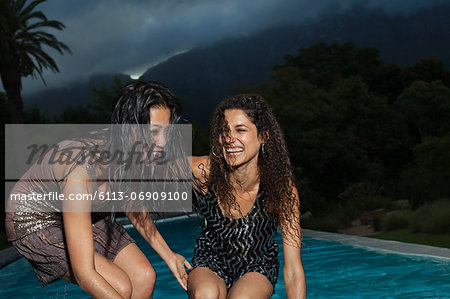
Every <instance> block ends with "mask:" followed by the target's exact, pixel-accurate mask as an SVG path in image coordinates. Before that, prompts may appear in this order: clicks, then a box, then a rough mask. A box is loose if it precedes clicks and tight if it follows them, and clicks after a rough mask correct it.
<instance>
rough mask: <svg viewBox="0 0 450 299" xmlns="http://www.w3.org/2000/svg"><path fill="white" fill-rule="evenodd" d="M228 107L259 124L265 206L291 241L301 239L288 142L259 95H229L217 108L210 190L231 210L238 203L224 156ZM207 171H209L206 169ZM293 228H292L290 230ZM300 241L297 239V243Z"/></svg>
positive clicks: (206, 180) (206, 179) (228, 166)
mask: <svg viewBox="0 0 450 299" xmlns="http://www.w3.org/2000/svg"><path fill="white" fill-rule="evenodd" d="M229 109H240V110H243V111H244V112H245V113H246V114H247V116H248V117H249V119H250V120H251V121H252V123H253V124H254V125H255V126H256V128H257V132H258V135H259V137H261V138H262V139H263V140H264V146H261V148H260V150H259V155H258V171H259V177H260V189H261V190H262V191H263V192H264V194H265V198H266V200H265V207H266V209H267V211H268V213H269V215H271V217H273V218H274V219H275V220H277V221H279V224H280V226H281V228H282V230H284V231H290V232H292V231H294V232H295V233H294V234H295V236H293V235H292V233H290V234H288V236H289V237H291V238H292V240H299V238H300V232H299V231H298V229H297V226H294V225H293V224H294V223H298V224H299V223H300V219H299V218H300V216H299V215H300V214H299V208H300V207H299V200H298V198H296V196H295V194H294V193H293V182H294V176H293V174H292V171H291V163H290V160H289V154H288V151H287V149H286V144H285V141H284V138H283V134H282V132H281V129H280V126H279V124H278V122H277V120H276V119H275V117H274V115H273V113H272V110H271V108H270V106H269V105H268V104H267V102H266V101H265V100H264V99H263V98H262V97H261V96H260V95H258V94H241V95H236V96H232V97H229V98H227V99H225V100H224V101H223V102H221V103H220V104H219V106H218V107H217V108H216V110H215V112H214V115H213V118H212V124H211V135H210V141H211V152H210V154H209V159H210V172H209V176H208V177H207V178H204V179H205V183H206V184H207V187H208V189H211V188H214V189H215V190H216V192H217V196H218V198H220V202H221V204H223V206H224V208H225V210H226V211H227V212H228V213H229V212H230V209H231V208H237V209H238V210H239V206H238V204H237V203H236V197H235V196H234V195H233V192H232V191H233V189H234V188H233V186H232V185H231V182H230V174H231V172H232V168H231V167H230V165H229V164H227V163H226V160H225V158H224V156H223V145H224V144H226V140H227V136H229V134H230V129H229V127H228V124H227V122H226V120H225V111H226V110H229ZM204 174H206V173H205V172H204ZM289 228H293V230H288V229H289ZM296 243H298V242H296Z"/></svg>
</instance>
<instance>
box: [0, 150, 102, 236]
mask: <svg viewBox="0 0 450 299" xmlns="http://www.w3.org/2000/svg"><path fill="white" fill-rule="evenodd" d="M58 145H59V149H60V150H63V149H65V148H68V147H73V141H62V142H60V143H59V144H58ZM50 156H51V152H50V151H49V152H47V153H46V154H45V155H44V157H43V159H42V161H41V163H35V164H33V166H32V167H31V168H30V169H29V170H28V171H27V172H26V173H25V174H24V175H23V176H22V177H21V178H20V180H19V181H18V182H17V183H16V184H15V186H14V187H13V189H12V191H11V194H19V195H27V194H32V193H41V194H50V193H51V192H54V193H55V192H57V193H61V188H60V182H58V181H57V180H56V178H55V175H54V173H53V167H52V163H49V159H50ZM83 167H85V169H86V170H87V171H88V173H89V175H90V176H91V178H92V180H93V181H95V172H94V169H93V168H92V166H90V165H87V166H85V165H83ZM8 204H9V206H8V208H7V211H8V212H7V213H6V233H7V236H8V240H9V241H14V240H17V239H20V238H23V237H25V236H26V235H28V234H31V233H34V232H37V231H39V230H41V229H43V228H46V227H49V226H52V225H62V213H61V201H58V200H54V201H51V200H43V201H42V200H41V201H36V200H17V201H10V202H8ZM42 211H45V212H42ZM48 211H52V212H48Z"/></svg>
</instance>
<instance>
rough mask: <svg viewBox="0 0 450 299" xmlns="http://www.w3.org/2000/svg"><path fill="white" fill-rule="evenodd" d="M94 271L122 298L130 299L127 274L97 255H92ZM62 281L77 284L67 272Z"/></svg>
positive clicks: (129, 282) (129, 283) (70, 273)
mask: <svg viewBox="0 0 450 299" xmlns="http://www.w3.org/2000/svg"><path fill="white" fill-rule="evenodd" d="M94 263H95V269H96V271H97V272H98V273H99V274H100V275H101V276H103V278H104V279H105V280H106V281H107V282H108V283H109V284H110V285H111V286H112V287H113V288H114V289H115V290H116V291H117V292H118V293H119V294H120V295H121V296H122V297H123V298H131V291H132V285H131V281H130V278H129V277H128V275H127V273H125V271H123V270H122V269H121V268H120V267H118V266H117V265H115V264H114V263H113V262H111V261H110V260H108V259H107V258H105V257H104V256H102V255H101V254H99V253H98V252H95V253H94ZM63 279H64V280H65V281H68V282H71V283H75V284H76V283H77V282H76V280H75V278H74V276H73V273H72V272H71V271H69V272H67V273H66V274H65V275H64V277H63Z"/></svg>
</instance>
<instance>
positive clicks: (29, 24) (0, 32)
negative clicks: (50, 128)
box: [0, 0, 71, 123]
mask: <svg viewBox="0 0 450 299" xmlns="http://www.w3.org/2000/svg"><path fill="white" fill-rule="evenodd" d="M45 1H46V0H33V1H32V2H31V3H30V4H28V5H26V2H27V0H0V53H1V54H0V76H1V78H2V83H3V88H4V89H5V91H6V94H7V96H8V109H9V114H10V121H11V123H23V120H24V119H23V100H22V96H21V89H22V77H26V76H29V75H31V76H32V77H36V75H39V77H40V78H41V79H42V81H43V82H44V84H45V80H44V77H43V76H42V72H43V70H44V69H50V70H52V71H53V72H55V73H56V72H59V69H58V66H57V65H56V63H55V61H54V60H53V58H51V57H50V56H49V55H48V54H47V53H45V52H44V50H43V49H42V46H43V45H45V46H47V47H50V48H53V49H55V50H57V51H58V52H59V53H60V54H61V55H62V54H63V52H64V51H66V52H68V53H71V52H70V49H69V48H68V47H67V46H66V45H65V44H63V43H61V42H59V41H58V40H57V39H56V38H55V36H53V35H52V34H49V33H47V32H46V31H44V30H45V29H46V28H54V29H58V30H63V29H64V28H65V26H64V24H62V23H61V22H58V21H54V20H48V19H47V17H46V16H45V15H44V14H43V13H42V12H41V11H34V9H35V8H36V6H37V5H39V4H41V3H42V2H45ZM44 28H45V29H44ZM43 29H44V30H43Z"/></svg>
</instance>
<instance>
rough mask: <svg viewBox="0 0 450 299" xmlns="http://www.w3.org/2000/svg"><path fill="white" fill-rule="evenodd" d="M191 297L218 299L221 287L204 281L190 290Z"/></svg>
mask: <svg viewBox="0 0 450 299" xmlns="http://www.w3.org/2000/svg"><path fill="white" fill-rule="evenodd" d="M189 298H193V299H218V298H221V296H220V287H219V286H217V285H215V284H212V283H203V284H201V285H199V286H197V287H195V288H194V289H191V290H189Z"/></svg>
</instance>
